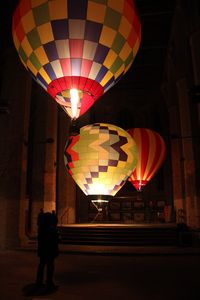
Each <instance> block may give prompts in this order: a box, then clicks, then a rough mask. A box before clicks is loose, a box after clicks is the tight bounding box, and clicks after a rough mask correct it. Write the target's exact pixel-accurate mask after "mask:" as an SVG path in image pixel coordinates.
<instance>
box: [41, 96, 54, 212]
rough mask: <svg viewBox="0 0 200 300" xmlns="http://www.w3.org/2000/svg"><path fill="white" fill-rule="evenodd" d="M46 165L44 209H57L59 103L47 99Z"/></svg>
mask: <svg viewBox="0 0 200 300" xmlns="http://www.w3.org/2000/svg"><path fill="white" fill-rule="evenodd" d="M46 113H47V115H46V144H45V166H44V168H45V169H44V210H45V211H49V212H51V211H52V210H56V160H57V103H56V102H55V101H54V100H53V99H48V101H47V112H46Z"/></svg>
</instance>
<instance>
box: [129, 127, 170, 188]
mask: <svg viewBox="0 0 200 300" xmlns="http://www.w3.org/2000/svg"><path fill="white" fill-rule="evenodd" d="M127 131H128V133H129V134H130V135H131V136H132V138H133V139H134V140H135V142H136V144H137V147H138V162H137V166H136V169H135V170H134V171H133V173H132V175H131V176H130V177H129V181H130V182H131V183H132V184H133V186H134V187H135V188H136V190H138V191H141V190H142V188H143V187H144V186H145V185H146V184H147V183H148V181H150V180H151V178H152V177H153V176H154V175H155V173H156V172H157V171H158V169H159V168H160V166H161V165H162V163H163V161H164V159H165V156H166V147H165V142H164V140H163V138H162V137H161V136H160V135H159V134H158V133H157V132H155V131H153V130H150V129H146V128H132V129H129V130H127Z"/></svg>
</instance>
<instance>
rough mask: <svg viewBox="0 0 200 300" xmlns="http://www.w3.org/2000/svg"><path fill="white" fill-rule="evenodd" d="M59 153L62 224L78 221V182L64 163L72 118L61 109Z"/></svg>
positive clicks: (58, 194) (59, 198) (59, 197)
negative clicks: (76, 182) (68, 171)
mask: <svg viewBox="0 0 200 300" xmlns="http://www.w3.org/2000/svg"><path fill="white" fill-rule="evenodd" d="M58 116H59V117H58V155H57V203H58V221H59V224H60V225H66V224H70V223H75V222H76V184H75V182H74V180H73V178H72V177H71V176H70V175H69V174H68V173H67V170H66V168H65V164H64V147H65V144H66V142H67V139H68V138H69V135H70V126H71V120H70V118H69V116H68V115H66V113H65V112H64V111H63V110H62V109H59V113H58Z"/></svg>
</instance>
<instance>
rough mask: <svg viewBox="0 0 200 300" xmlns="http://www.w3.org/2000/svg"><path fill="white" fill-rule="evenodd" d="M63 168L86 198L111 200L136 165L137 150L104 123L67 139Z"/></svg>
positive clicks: (124, 135) (118, 130) (126, 136)
mask: <svg viewBox="0 0 200 300" xmlns="http://www.w3.org/2000/svg"><path fill="white" fill-rule="evenodd" d="M64 159H65V165H66V168H67V169H68V172H69V173H70V174H71V175H72V177H73V179H74V180H75V182H76V183H77V184H78V186H79V187H80V188H81V190H82V191H83V192H84V193H85V194H86V195H111V196H114V195H115V194H116V193H117V192H118V191H119V190H120V189H121V187H122V186H123V185H124V183H125V182H126V180H127V178H128V177H129V176H130V175H131V173H132V170H133V169H134V168H135V166H136V163H137V146H136V143H135V141H134V140H133V139H132V138H131V136H130V135H129V134H128V133H127V132H126V131H125V130H123V129H121V128H119V127H117V126H114V125H111V124H104V123H96V124H92V125H87V126H84V127H82V128H81V129H80V134H79V135H76V136H71V137H70V139H69V140H68V142H67V144H66V147H65V152H64Z"/></svg>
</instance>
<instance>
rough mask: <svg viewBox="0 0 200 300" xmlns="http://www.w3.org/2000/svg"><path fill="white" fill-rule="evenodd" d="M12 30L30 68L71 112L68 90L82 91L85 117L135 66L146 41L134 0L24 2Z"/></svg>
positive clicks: (20, 4) (22, 58) (15, 14)
mask: <svg viewBox="0 0 200 300" xmlns="http://www.w3.org/2000/svg"><path fill="white" fill-rule="evenodd" d="M12 31H13V40H14V44H15V47H16V49H17V51H18V53H19V57H20V59H21V61H22V63H23V64H24V66H25V67H26V68H27V70H28V71H29V72H30V73H31V75H32V76H33V78H34V79H35V80H36V81H37V82H38V83H39V84H40V85H41V86H42V87H43V88H44V89H45V90H46V91H47V92H48V93H49V94H50V95H51V96H52V97H53V98H54V99H55V100H56V101H57V102H58V103H59V104H61V105H63V106H65V107H66V110H67V112H68V113H69V114H70V113H71V112H70V109H71V107H70V101H69V97H68V93H67V91H68V89H70V88H76V89H78V90H80V91H82V101H81V103H80V107H79V110H80V115H82V114H83V113H85V111H86V110H87V109H88V108H89V107H90V106H91V105H92V104H93V103H94V102H95V101H96V100H97V99H98V98H99V97H100V96H101V95H102V94H104V93H105V92H106V91H107V90H108V89H109V88H111V87H112V86H113V85H114V84H115V83H116V82H117V81H118V80H119V79H120V78H121V76H122V75H123V74H124V73H125V72H126V71H127V70H128V69H129V68H130V66H131V64H132V63H133V60H134V58H135V56H136V53H137V51H138V48H139V45H140V40H141V28H140V22H139V18H138V16H137V14H136V9H135V6H134V4H133V1H132V0H20V2H19V5H18V7H17V8H16V10H15V13H14V15H13V30H12Z"/></svg>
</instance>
